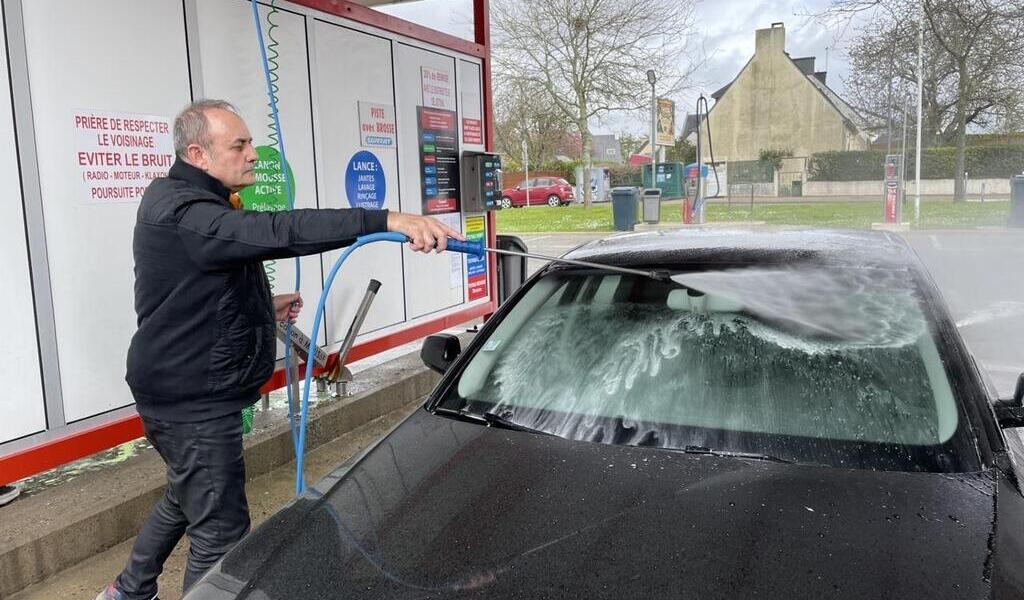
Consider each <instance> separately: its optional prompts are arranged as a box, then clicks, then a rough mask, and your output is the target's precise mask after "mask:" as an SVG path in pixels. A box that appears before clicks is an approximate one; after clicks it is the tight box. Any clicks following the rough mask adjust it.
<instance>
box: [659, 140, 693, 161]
mask: <svg viewBox="0 0 1024 600" xmlns="http://www.w3.org/2000/svg"><path fill="white" fill-rule="evenodd" d="M665 160H666V161H668V162H681V163H683V164H684V165H688V164H690V163H693V162H697V147H696V146H694V145H693V144H691V143H690V142H688V141H686V139H684V138H683V136H681V135H680V136H676V144H675V145H674V146H669V147H668V148H666V149H665Z"/></svg>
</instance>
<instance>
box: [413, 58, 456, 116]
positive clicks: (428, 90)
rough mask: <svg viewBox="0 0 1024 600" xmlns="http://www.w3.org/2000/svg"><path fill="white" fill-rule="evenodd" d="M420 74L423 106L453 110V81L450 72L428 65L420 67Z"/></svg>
mask: <svg viewBox="0 0 1024 600" xmlns="http://www.w3.org/2000/svg"><path fill="white" fill-rule="evenodd" d="M420 76H421V79H422V81H423V106H426V107H429V108H439V109H441V110H455V93H454V87H455V86H454V83H455V82H454V80H453V79H452V74H451V73H449V72H448V71H443V70H440V69H431V68H430V67H420Z"/></svg>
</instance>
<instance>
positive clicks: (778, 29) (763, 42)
mask: <svg viewBox="0 0 1024 600" xmlns="http://www.w3.org/2000/svg"><path fill="white" fill-rule="evenodd" d="M785 51H786V26H785V25H783V24H782V23H781V22H780V23H772V26H771V27H769V28H767V29H758V30H757V37H756V39H755V44H754V55H755V56H757V55H759V54H770V53H772V52H780V53H781V52H785Z"/></svg>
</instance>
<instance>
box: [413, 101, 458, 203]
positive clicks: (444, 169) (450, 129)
mask: <svg viewBox="0 0 1024 600" xmlns="http://www.w3.org/2000/svg"><path fill="white" fill-rule="evenodd" d="M416 118H417V121H418V123H419V129H418V131H419V145H420V188H421V190H422V193H423V199H422V200H423V214H425V215H436V214H443V213H451V212H459V138H458V135H459V133H458V130H457V129H456V120H455V119H456V116H455V113H454V112H453V111H450V110H436V109H432V108H427V107H424V106H418V107H416Z"/></svg>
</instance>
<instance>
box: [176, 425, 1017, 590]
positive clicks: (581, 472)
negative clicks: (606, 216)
mask: <svg viewBox="0 0 1024 600" xmlns="http://www.w3.org/2000/svg"><path fill="white" fill-rule="evenodd" d="M334 475H335V478H336V480H335V483H334V484H333V485H332V486H331V487H330V489H329V490H327V491H326V494H324V495H323V496H321V497H318V498H315V497H313V496H312V495H307V496H305V497H303V498H300V499H299V500H298V501H297V502H296V503H294V504H293V505H292V506H291V507H290V508H288V509H286V510H284V511H282V512H281V513H280V514H278V515H277V516H276V517H274V518H273V519H271V520H270V521H269V522H268V523H267V524H265V525H264V526H263V527H261V528H260V529H259V530H258V531H257V532H255V533H254V534H252V535H250V536H249V537H248V538H247V539H246V540H245V541H244V542H243V543H242V544H241V545H240V546H239V547H238V548H237V549H236V550H235V551H233V552H232V553H230V554H229V555H228V556H227V557H226V558H225V559H224V561H222V563H221V564H220V565H219V567H218V568H217V569H216V570H215V573H213V574H212V575H211V576H210V577H207V578H206V579H205V580H204V581H203V583H202V584H201V585H200V586H198V587H197V589H196V590H193V592H194V593H193V594H190V595H189V598H190V599H193V598H221V597H225V598H226V597H231V598H234V597H240V598H254V599H255V598H259V599H279V598H280V599H284V598H290V599H295V598H328V597H331V598H333V597H344V598H349V599H356V598H462V597H467V598H468V597H471V596H473V597H475V596H485V597H489V598H513V597H514V598H558V597H574V598H595V597H624V598H635V597H652V598H658V597H661V598H665V597H674V598H701V599H708V598H734V597H750V596H758V597H787V598H788V597H798V598H812V597H829V598H868V597H880V596H885V597H891V598H901V599H902V600H907V599H913V598H927V599H929V600H934V599H935V598H984V597H989V594H990V592H991V569H992V565H991V560H990V559H989V556H990V554H991V553H990V549H991V545H992V544H994V541H993V539H994V531H995V529H994V527H995V498H996V495H997V494H996V492H997V488H998V487H1000V477H999V476H997V475H996V474H995V472H993V471H988V472H982V473H973V474H956V475H950V474H937V473H903V472H872V471H863V470H844V469H836V468H828V467H818V466H809V465H790V464H779V463H773V462H767V461H759V460H754V459H739V458H723V457H715V456H708V455H692V454H685V453H676V452H669V451H664V450H658V449H650V448H638V447H622V446H611V445H604V444H596V443H589V442H574V441H569V440H564V439H560V438H556V437H551V436H543V435H536V434H530V433H525V432H518V431H509V430H503V429H494V428H488V427H484V426H481V425H477V424H473V423H464V422H461V421H456V420H451V419H447V418H443V417H439V416H435V415H431V414H429V413H427V412H426V411H422V410H420V411H417V412H416V413H415V414H414V415H413V416H412V417H410V418H409V419H408V420H407V421H405V422H404V423H403V424H402V425H401V426H399V427H398V428H397V429H396V430H395V431H394V432H392V433H391V434H390V435H389V436H388V437H387V438H385V439H384V440H383V441H381V442H380V443H379V444H378V445H377V446H376V447H374V448H373V449H372V450H371V451H369V452H368V453H367V454H366V455H365V456H363V457H362V458H361V459H360V460H359V461H357V462H356V463H355V464H354V466H352V467H351V468H349V467H344V468H342V469H341V470H340V471H339V472H337V473H335V474H334ZM327 481H331V478H330V476H329V477H328V479H327ZM217 590H225V591H226V590H232V592H231V593H232V595H230V596H227V595H224V596H220V595H218V594H217V593H215V592H216V591H217Z"/></svg>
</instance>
